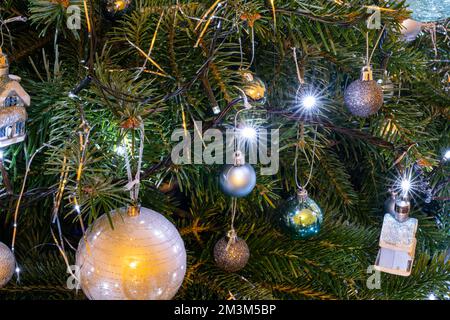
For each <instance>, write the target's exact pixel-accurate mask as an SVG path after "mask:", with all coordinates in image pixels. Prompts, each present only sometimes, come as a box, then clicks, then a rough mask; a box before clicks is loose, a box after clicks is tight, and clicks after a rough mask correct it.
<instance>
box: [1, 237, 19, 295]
mask: <svg viewBox="0 0 450 320" xmlns="http://www.w3.org/2000/svg"><path fill="white" fill-rule="evenodd" d="M15 267H16V259H15V258H14V254H13V253H12V251H11V249H9V248H8V246H7V245H5V244H4V243H2V242H0V288H2V287H3V286H4V285H6V284H7V283H8V282H9V280H11V278H12V276H13V274H14V269H15Z"/></svg>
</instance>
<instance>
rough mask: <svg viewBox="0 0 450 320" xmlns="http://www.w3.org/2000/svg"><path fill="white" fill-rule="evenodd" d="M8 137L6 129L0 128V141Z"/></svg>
mask: <svg viewBox="0 0 450 320" xmlns="http://www.w3.org/2000/svg"><path fill="white" fill-rule="evenodd" d="M5 136H6V127H1V128H0V139H1V138H4V137H5Z"/></svg>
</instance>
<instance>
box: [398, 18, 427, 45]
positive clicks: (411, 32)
mask: <svg viewBox="0 0 450 320" xmlns="http://www.w3.org/2000/svg"><path fill="white" fill-rule="evenodd" d="M420 31H422V23H421V22H419V21H416V20H413V19H406V20H404V21H403V22H402V24H401V29H400V32H401V34H402V37H403V40H405V41H406V42H410V41H413V40H414V39H416V38H417V36H418V35H419V33H420Z"/></svg>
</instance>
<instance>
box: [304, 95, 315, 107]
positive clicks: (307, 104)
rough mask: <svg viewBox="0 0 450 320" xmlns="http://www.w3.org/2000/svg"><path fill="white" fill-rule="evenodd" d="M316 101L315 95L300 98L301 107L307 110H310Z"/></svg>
mask: <svg viewBox="0 0 450 320" xmlns="http://www.w3.org/2000/svg"><path fill="white" fill-rule="evenodd" d="M316 103H317V101H316V97H314V96H312V95H308V96H305V97H304V98H303V99H302V105H303V107H304V108H306V109H308V110H311V109H312V108H314V107H315V106H316Z"/></svg>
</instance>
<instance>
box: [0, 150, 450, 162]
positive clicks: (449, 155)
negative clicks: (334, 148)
mask: <svg viewBox="0 0 450 320" xmlns="http://www.w3.org/2000/svg"><path fill="white" fill-rule="evenodd" d="M0 158H1V157H0ZM449 159H450V149H448V150H447V151H445V154H444V160H445V161H447V160H449Z"/></svg>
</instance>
